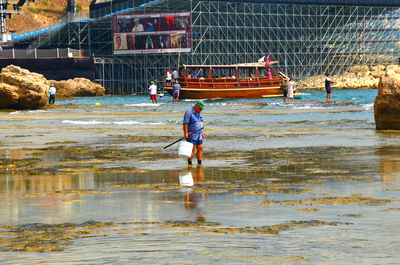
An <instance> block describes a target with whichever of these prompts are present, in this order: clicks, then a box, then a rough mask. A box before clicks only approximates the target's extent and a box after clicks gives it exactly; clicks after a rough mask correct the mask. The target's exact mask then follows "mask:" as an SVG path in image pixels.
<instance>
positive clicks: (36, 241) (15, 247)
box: [0, 221, 115, 252]
mask: <svg viewBox="0 0 400 265" xmlns="http://www.w3.org/2000/svg"><path fill="white" fill-rule="evenodd" d="M114 225H115V223H113V222H96V221H87V222H84V223H81V224H74V223H62V224H39V223H33V224H25V225H20V226H3V227H1V228H0V251H1V252H19V251H27V252H53V251H63V250H64V248H65V246H67V245H70V244H71V243H72V241H73V240H76V239H79V238H84V237H95V236H102V235H101V232H100V231H99V229H100V228H108V227H112V226H114Z"/></svg>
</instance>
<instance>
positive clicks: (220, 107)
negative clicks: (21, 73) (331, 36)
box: [0, 90, 400, 264]
mask: <svg viewBox="0 0 400 265" xmlns="http://www.w3.org/2000/svg"><path fill="white" fill-rule="evenodd" d="M301 93H302V95H301V96H297V97H296V98H295V102H294V103H289V104H288V103H286V104H285V103H283V100H282V98H263V99H234V100H226V99H213V100H205V108H204V110H203V112H202V113H203V116H204V127H205V129H204V132H205V139H204V157H203V165H202V166H198V165H197V164H196V162H197V161H196V158H194V159H193V162H194V163H193V166H191V167H188V166H187V164H186V160H185V159H183V158H181V157H179V156H178V152H177V151H178V150H177V148H178V144H176V145H173V146H171V147H169V148H166V149H163V147H165V146H166V145H168V144H169V143H172V142H173V141H175V140H177V139H179V138H180V137H182V134H183V132H182V120H183V114H184V112H185V111H186V110H188V109H190V108H191V107H192V106H193V105H194V103H195V102H196V101H195V100H180V101H179V103H178V104H172V98H171V97H169V96H164V98H163V99H160V100H159V101H158V103H157V104H152V103H151V100H150V99H149V97H148V96H141V95H135V96H103V97H85V98H74V99H70V100H57V99H56V107H54V108H49V109H46V110H36V111H2V112H0V128H1V131H0V134H1V138H0V139H1V140H0V161H1V164H0V169H1V174H0V198H1V200H2V203H1V205H0V263H2V264H39V263H44V264H205V263H207V264H215V263H221V264H243V263H250V264H265V263H267V264H321V263H322V264H352V263H356V262H357V263H363V264H396V263H397V262H398V260H399V259H400V256H399V253H398V248H397V246H398V245H399V243H400V242H399V239H398V238H397V237H396V236H393V235H396V234H398V233H399V232H400V230H399V227H398V220H399V214H400V210H399V209H400V203H399V201H400V193H399V191H400V185H399V180H400V159H399V157H400V156H399V155H400V134H399V133H398V132H396V131H376V130H375V122H374V112H373V104H374V100H375V97H376V95H377V90H334V91H333V95H332V100H333V102H332V103H326V102H325V101H326V94H325V92H324V91H301ZM188 175H191V176H193V184H194V185H193V186H190V187H187V186H180V182H179V178H180V177H182V176H188ZM96 222H97V223H96Z"/></svg>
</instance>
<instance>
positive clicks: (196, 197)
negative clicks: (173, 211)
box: [185, 165, 206, 222]
mask: <svg viewBox="0 0 400 265" xmlns="http://www.w3.org/2000/svg"><path fill="white" fill-rule="evenodd" d="M189 168H190V171H191V173H192V176H193V182H194V185H199V182H201V181H204V176H203V167H202V166H201V165H198V166H197V168H196V173H197V177H196V175H195V174H194V170H193V167H191V166H190V167H189ZM205 197H206V194H205V192H203V193H195V192H191V191H189V190H187V191H186V194H185V208H186V209H187V210H188V211H189V214H190V217H191V219H193V221H197V222H204V216H203V209H204V200H205Z"/></svg>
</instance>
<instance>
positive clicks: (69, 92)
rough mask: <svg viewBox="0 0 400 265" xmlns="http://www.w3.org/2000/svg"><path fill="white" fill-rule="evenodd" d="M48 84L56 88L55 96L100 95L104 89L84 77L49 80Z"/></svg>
mask: <svg viewBox="0 0 400 265" xmlns="http://www.w3.org/2000/svg"><path fill="white" fill-rule="evenodd" d="M49 84H50V85H53V86H54V87H55V88H56V89H57V92H56V98H68V97H74V96H102V95H104V93H105V91H106V89H105V88H104V87H102V86H101V85H99V84H96V83H93V82H92V81H90V80H89V79H86V78H74V79H69V80H63V81H55V80H49Z"/></svg>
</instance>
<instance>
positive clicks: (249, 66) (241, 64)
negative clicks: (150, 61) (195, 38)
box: [182, 61, 278, 68]
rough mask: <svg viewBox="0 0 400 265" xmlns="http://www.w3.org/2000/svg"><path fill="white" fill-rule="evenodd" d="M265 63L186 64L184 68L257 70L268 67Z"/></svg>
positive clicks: (275, 62)
mask: <svg viewBox="0 0 400 265" xmlns="http://www.w3.org/2000/svg"><path fill="white" fill-rule="evenodd" d="M277 63H278V61H273V62H270V63H269V64H268V65H271V64H277ZM268 65H265V62H255V63H239V64H229V65H212V64H210V65H204V64H201V65H200V64H199V65H188V64H184V65H183V66H182V67H183V68H256V67H266V66H267V67H268Z"/></svg>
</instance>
